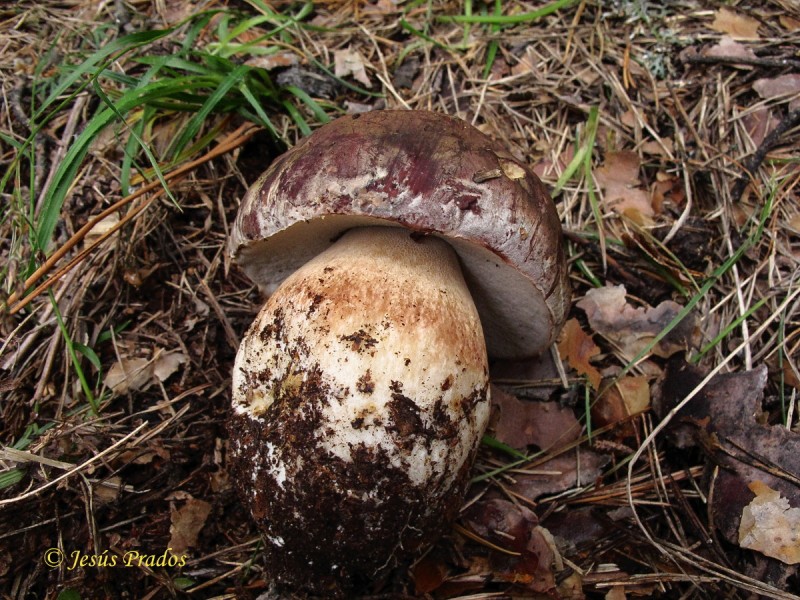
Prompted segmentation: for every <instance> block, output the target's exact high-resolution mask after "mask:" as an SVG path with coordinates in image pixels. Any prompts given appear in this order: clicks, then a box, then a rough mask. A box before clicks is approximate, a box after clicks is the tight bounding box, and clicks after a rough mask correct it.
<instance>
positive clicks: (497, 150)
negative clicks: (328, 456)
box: [229, 111, 569, 358]
mask: <svg viewBox="0 0 800 600" xmlns="http://www.w3.org/2000/svg"><path fill="white" fill-rule="evenodd" d="M372 225H378V226H379V225H391V226H397V225H401V226H404V227H407V228H409V229H411V230H415V231H419V232H421V233H430V234H435V235H437V236H439V237H441V238H443V239H445V240H446V241H448V242H449V243H450V244H451V245H452V246H453V248H454V249H455V250H456V252H457V253H458V256H459V259H460V262H461V265H462V269H463V271H464V277H465V279H466V281H467V284H468V285H469V288H470V292H471V294H472V297H473V299H474V301H475V305H476V307H477V309H478V312H479V314H480V317H481V322H482V324H483V329H484V333H485V335H486V343H487V348H488V352H489V355H490V356H493V357H497V358H522V357H526V356H532V355H535V354H538V353H540V352H542V351H543V350H544V349H546V348H547V347H548V346H549V345H550V344H551V343H552V342H553V340H554V338H555V336H556V335H557V333H558V330H559V329H560V327H561V324H562V323H563V321H564V318H565V315H566V311H567V309H568V306H569V285H568V279H567V270H566V264H565V258H564V251H563V248H562V231H561V224H560V222H559V219H558V214H557V213H556V210H555V207H554V205H553V202H552V201H551V199H550V197H549V195H548V194H547V192H546V190H545V189H544V186H543V185H542V183H541V182H540V181H539V179H538V177H536V175H534V174H533V173H532V172H531V171H530V170H529V169H528V167H527V166H526V165H524V164H522V163H520V162H519V161H517V160H516V159H514V158H513V157H512V156H511V155H510V154H509V153H508V152H507V151H505V150H504V149H503V148H502V147H501V146H500V145H498V144H497V143H496V142H494V141H492V140H491V139H490V138H489V137H488V136H486V135H484V134H483V133H481V132H480V131H478V130H477V129H476V128H475V127H473V126H471V125H469V124H468V123H466V122H465V121H462V120H460V119H457V118H455V117H449V116H446V115H443V114H438V113H433V112H426V111H376V112H371V113H366V114H362V115H353V116H346V117H342V118H340V119H337V120H336V121H333V122H332V123H329V124H327V125H325V126H323V127H321V128H320V129H318V130H317V131H315V132H314V133H313V134H312V135H311V136H309V137H307V138H305V139H304V140H302V141H301V142H300V143H298V144H297V145H296V146H295V147H293V148H292V149H291V150H289V151H288V152H286V153H285V154H283V155H282V156H280V157H279V158H278V159H276V160H275V162H274V163H273V164H272V165H271V166H270V168H269V169H268V170H267V171H266V172H265V173H264V174H263V175H262V176H261V177H260V178H259V179H258V180H257V181H256V182H255V184H254V185H253V186H252V187H251V188H250V190H249V191H248V192H247V194H246V196H245V198H244V200H243V201H242V205H241V208H240V210H239V215H238V217H237V219H236V223H235V225H234V227H233V230H232V233H231V239H230V245H229V250H230V253H231V254H232V256H234V257H235V258H236V259H237V260H238V262H239V264H240V265H241V267H242V268H243V270H244V271H245V272H246V273H247V275H248V276H249V277H250V278H251V279H252V280H253V281H255V282H256V283H257V284H258V285H259V286H261V287H262V288H263V289H265V291H267V292H270V293H271V292H272V291H274V290H275V289H276V288H277V286H278V285H279V284H280V283H281V282H282V281H283V280H284V279H286V277H288V276H289V275H290V274H291V273H292V272H294V271H295V270H296V269H297V268H298V267H300V266H301V265H303V264H304V263H305V262H307V261H308V260H310V259H311V258H313V257H314V256H316V255H317V254H319V253H320V252H321V251H323V250H324V249H326V248H327V247H329V246H330V245H331V244H332V243H333V242H334V241H336V239H337V238H338V237H339V236H340V235H341V234H342V233H343V232H344V231H346V230H348V229H351V228H352V227H357V226H372Z"/></svg>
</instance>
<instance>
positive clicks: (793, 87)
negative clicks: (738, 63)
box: [753, 73, 800, 110]
mask: <svg viewBox="0 0 800 600" xmlns="http://www.w3.org/2000/svg"><path fill="white" fill-rule="evenodd" d="M753 90H754V91H755V92H756V93H757V94H758V95H759V96H761V97H762V98H764V99H765V100H771V99H772V98H780V97H783V96H796V95H798V94H800V74H797V73H787V74H786V75H779V76H778V77H771V78H762V79H757V80H756V81H755V82H754V83H753ZM798 107H800V98H795V99H794V100H792V101H791V102H790V103H789V110H796V109H797V108H798Z"/></svg>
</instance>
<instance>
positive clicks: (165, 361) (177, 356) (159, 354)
mask: <svg viewBox="0 0 800 600" xmlns="http://www.w3.org/2000/svg"><path fill="white" fill-rule="evenodd" d="M188 360H189V358H188V357H187V356H186V355H185V354H184V353H183V352H180V351H173V352H164V351H163V350H161V349H158V350H156V356H155V359H154V360H153V375H154V376H155V377H157V378H158V380H159V381H166V380H167V378H168V377H169V376H170V375H172V374H173V373H175V372H176V371H177V370H178V369H179V368H180V366H181V365H182V364H183V363H185V362H187V361H188Z"/></svg>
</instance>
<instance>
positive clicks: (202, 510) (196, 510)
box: [169, 494, 211, 556]
mask: <svg viewBox="0 0 800 600" xmlns="http://www.w3.org/2000/svg"><path fill="white" fill-rule="evenodd" d="M187 496H188V494H187ZM209 514H211V505H210V504H209V503H208V502H205V501H203V500H198V499H197V498H193V497H192V496H188V497H187V499H186V504H184V505H183V506H182V507H181V508H179V509H175V508H174V507H173V508H172V509H171V510H170V526H169V533H170V539H169V550H170V552H171V553H172V555H173V556H182V555H184V554H186V551H187V550H188V549H189V548H193V547H195V546H196V545H197V536H198V535H199V534H200V531H201V530H202V529H203V526H205V524H206V519H208V515H209Z"/></svg>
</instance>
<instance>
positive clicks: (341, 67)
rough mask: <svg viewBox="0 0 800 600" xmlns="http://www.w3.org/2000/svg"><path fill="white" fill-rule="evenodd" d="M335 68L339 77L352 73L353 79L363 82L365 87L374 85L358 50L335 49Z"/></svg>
mask: <svg viewBox="0 0 800 600" xmlns="http://www.w3.org/2000/svg"><path fill="white" fill-rule="evenodd" d="M333 70H334V73H335V74H336V76H337V77H347V76H348V75H352V76H353V79H355V80H356V81H358V82H359V83H361V84H363V85H364V87H367V88H371V87H372V82H371V81H370V80H369V76H368V75H367V71H366V69H365V68H364V59H363V58H362V57H361V55H360V54H359V53H358V51H357V50H353V49H352V48H347V49H343V50H337V51H335V52H334V53H333Z"/></svg>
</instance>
